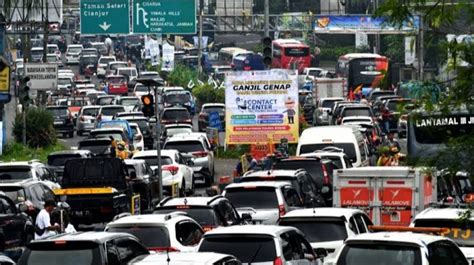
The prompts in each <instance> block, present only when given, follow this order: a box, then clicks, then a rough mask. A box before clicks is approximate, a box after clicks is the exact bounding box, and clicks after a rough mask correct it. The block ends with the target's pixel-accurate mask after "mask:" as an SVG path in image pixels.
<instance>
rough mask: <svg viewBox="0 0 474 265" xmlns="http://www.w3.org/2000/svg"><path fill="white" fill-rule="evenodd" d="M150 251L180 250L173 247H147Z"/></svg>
mask: <svg viewBox="0 0 474 265" xmlns="http://www.w3.org/2000/svg"><path fill="white" fill-rule="evenodd" d="M148 250H150V251H155V252H179V251H180V250H179V249H177V248H175V247H150V248H148Z"/></svg>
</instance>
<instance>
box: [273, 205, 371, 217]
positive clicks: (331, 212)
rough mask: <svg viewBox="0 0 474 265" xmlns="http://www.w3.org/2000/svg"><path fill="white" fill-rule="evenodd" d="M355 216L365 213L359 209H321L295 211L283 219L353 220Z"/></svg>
mask: <svg viewBox="0 0 474 265" xmlns="http://www.w3.org/2000/svg"><path fill="white" fill-rule="evenodd" d="M354 214H364V212H363V211H361V210H359V209H350V208H333V207H320V208H311V209H297V210H293V211H290V212H288V213H287V214H285V215H284V216H282V217H281V218H282V219H285V218H296V217H345V218H346V220H349V218H351V217H352V216H353V215H354Z"/></svg>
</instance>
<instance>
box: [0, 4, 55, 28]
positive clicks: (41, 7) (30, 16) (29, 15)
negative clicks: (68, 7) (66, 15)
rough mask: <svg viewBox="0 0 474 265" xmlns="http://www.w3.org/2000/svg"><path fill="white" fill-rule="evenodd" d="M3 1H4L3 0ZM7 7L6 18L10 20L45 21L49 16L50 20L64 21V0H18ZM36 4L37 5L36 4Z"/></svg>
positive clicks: (12, 21) (13, 21)
mask: <svg viewBox="0 0 474 265" xmlns="http://www.w3.org/2000/svg"><path fill="white" fill-rule="evenodd" d="M2 2H3V1H2ZM11 2H12V3H13V4H12V5H11V6H10V8H7V10H6V14H5V18H6V20H7V21H8V22H11V23H16V22H25V21H28V22H43V21H45V18H46V17H47V18H48V21H49V22H58V23H62V22H63V1H62V0H43V1H37V3H36V4H35V1H31V0H16V1H11ZM35 5H36V6H35Z"/></svg>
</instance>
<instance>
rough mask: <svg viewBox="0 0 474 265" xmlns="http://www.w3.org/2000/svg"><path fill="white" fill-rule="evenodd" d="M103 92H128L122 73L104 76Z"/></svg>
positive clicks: (110, 93)
mask: <svg viewBox="0 0 474 265" xmlns="http://www.w3.org/2000/svg"><path fill="white" fill-rule="evenodd" d="M105 82H106V84H107V85H106V86H105V92H106V93H107V94H109V95H124V96H126V95H127V94H128V83H127V79H126V78H125V76H123V75H109V76H107V77H106V81H105Z"/></svg>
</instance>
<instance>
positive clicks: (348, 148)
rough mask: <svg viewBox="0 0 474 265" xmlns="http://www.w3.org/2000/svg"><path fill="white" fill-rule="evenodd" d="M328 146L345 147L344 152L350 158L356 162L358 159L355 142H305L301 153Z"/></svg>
mask: <svg viewBox="0 0 474 265" xmlns="http://www.w3.org/2000/svg"><path fill="white" fill-rule="evenodd" d="M326 147H337V148H341V149H343V150H344V151H343V152H344V153H345V154H346V155H347V157H349V159H350V160H351V161H352V162H354V161H357V154H356V150H355V145H354V144H353V143H328V144H305V145H301V148H300V154H307V153H312V152H314V151H316V150H322V149H324V148H326Z"/></svg>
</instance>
